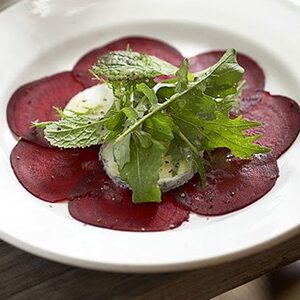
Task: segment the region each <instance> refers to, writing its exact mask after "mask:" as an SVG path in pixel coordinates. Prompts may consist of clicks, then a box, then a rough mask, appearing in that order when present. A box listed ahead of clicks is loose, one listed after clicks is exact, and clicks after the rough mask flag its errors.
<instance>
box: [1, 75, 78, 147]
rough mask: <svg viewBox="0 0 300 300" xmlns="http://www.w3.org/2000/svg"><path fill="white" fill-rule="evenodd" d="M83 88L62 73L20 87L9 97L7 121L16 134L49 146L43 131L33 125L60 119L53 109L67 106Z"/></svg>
mask: <svg viewBox="0 0 300 300" xmlns="http://www.w3.org/2000/svg"><path fill="white" fill-rule="evenodd" d="M82 89H83V87H82V85H81V84H80V83H78V82H77V81H76V80H75V78H74V76H73V75H72V73H71V72H63V73H59V74H56V75H53V76H50V77H46V78H43V79H40V80H37V81H33V82H30V83H27V84H25V85H23V86H21V87H20V88H19V89H18V90H17V91H15V93H14V94H13V95H12V97H11V98H10V101H9V103H8V106H7V121H8V125H9V127H10V129H11V130H12V132H13V133H14V134H16V135H17V136H19V137H22V138H24V139H26V140H29V141H33V142H35V143H37V144H40V145H43V146H48V145H49V144H48V142H47V141H46V140H45V138H44V136H43V133H42V131H41V130H37V129H34V128H31V122H33V121H36V120H39V121H50V120H57V119H58V117H57V114H56V112H55V111H54V109H53V106H57V107H62V108H63V107H65V105H66V104H67V103H68V101H69V100H70V98H72V97H73V96H74V95H75V94H77V93H78V92H79V91H81V90H82Z"/></svg>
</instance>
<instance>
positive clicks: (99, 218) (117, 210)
mask: <svg viewBox="0 0 300 300" xmlns="http://www.w3.org/2000/svg"><path fill="white" fill-rule="evenodd" d="M87 183H88V185H89V186H90V189H91V193H89V194H87V195H85V196H83V197H75V198H74V200H72V201H69V212H70V214H71V215H72V217H73V218H75V219H77V220H79V221H81V222H84V223H87V224H90V225H95V226H98V227H104V228H110V229H116V230H127V231H162V230H168V229H172V228H175V227H177V226H179V225H180V224H182V223H183V222H184V221H187V220H188V218H189V210H188V209H186V208H185V207H184V206H183V205H181V204H180V203H178V202H176V201H175V200H174V199H172V198H170V197H168V196H165V197H163V201H162V202H161V203H159V204H157V203H145V204H133V203H132V201H131V195H132V192H131V191H130V190H128V189H124V188H121V187H119V186H117V185H116V184H115V183H113V182H112V181H111V180H110V179H109V178H108V176H107V175H106V173H105V171H104V170H103V169H99V172H98V174H97V176H96V177H95V176H94V177H87V178H83V181H81V182H80V183H79V184H78V185H77V186H76V188H75V190H74V191H73V192H74V194H75V195H76V194H78V193H81V187H82V186H83V185H85V184H87Z"/></svg>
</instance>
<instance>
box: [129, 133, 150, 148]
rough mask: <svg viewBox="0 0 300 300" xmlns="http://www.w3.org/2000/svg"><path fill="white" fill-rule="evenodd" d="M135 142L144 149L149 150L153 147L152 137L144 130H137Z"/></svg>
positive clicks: (134, 135) (134, 137)
mask: <svg viewBox="0 0 300 300" xmlns="http://www.w3.org/2000/svg"><path fill="white" fill-rule="evenodd" d="M133 140H134V141H135V142H136V143H139V144H140V145H141V146H142V147H143V148H149V147H150V146H151V145H152V138H151V135H150V134H149V133H147V132H145V131H142V130H136V131H135V132H134V133H133Z"/></svg>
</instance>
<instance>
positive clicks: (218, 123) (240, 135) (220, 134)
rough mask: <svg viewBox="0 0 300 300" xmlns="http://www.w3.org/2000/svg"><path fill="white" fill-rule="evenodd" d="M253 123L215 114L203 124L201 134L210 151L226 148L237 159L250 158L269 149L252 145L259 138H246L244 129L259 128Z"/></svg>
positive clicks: (240, 117)
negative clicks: (213, 118)
mask: <svg viewBox="0 0 300 300" xmlns="http://www.w3.org/2000/svg"><path fill="white" fill-rule="evenodd" d="M259 125H260V124H259V123H257V122H253V121H247V120H244V119H242V116H238V117H237V118H235V119H230V118H228V117H227V116H225V115H224V114H221V113H217V114H216V119H215V120H211V121H205V122H203V125H202V126H203V127H202V130H203V133H204V135H205V136H206V138H207V146H208V148H210V149H215V148H221V147H226V148H228V149H230V150H231V153H232V154H233V155H234V156H236V157H239V158H242V159H247V158H251V157H252V155H253V154H258V153H266V152H269V151H270V149H269V148H266V147H262V146H260V145H258V144H254V143H253V142H254V141H256V140H257V139H258V138H259V137H260V136H259V135H254V136H247V134H246V133H245V130H246V129H249V128H252V127H255V126H259Z"/></svg>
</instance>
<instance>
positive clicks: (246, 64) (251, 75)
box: [189, 50, 265, 95]
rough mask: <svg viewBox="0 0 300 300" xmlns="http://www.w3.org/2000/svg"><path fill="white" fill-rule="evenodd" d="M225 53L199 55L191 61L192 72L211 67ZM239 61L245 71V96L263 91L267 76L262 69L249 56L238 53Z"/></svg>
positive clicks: (216, 52)
mask: <svg viewBox="0 0 300 300" xmlns="http://www.w3.org/2000/svg"><path fill="white" fill-rule="evenodd" d="M224 53H225V51H221V50H219V51H211V52H205V53H201V54H198V55H196V56H193V57H191V58H190V59H189V62H190V71H191V72H199V71H202V70H204V69H206V68H208V67H211V66H212V65H214V64H215V63H217V62H218V60H219V59H220V58H221V57H222V55H223V54H224ZM237 60H238V62H239V64H240V65H241V66H242V67H243V68H244V69H245V74H244V79H245V80H246V86H245V89H244V91H243V94H244V95H250V94H251V93H252V92H255V91H256V90H263V89H264V87H265V74H264V72H263V70H262V69H261V67H260V66H259V65H258V64H257V63H256V62H255V61H254V60H253V59H252V58H250V57H249V56H247V55H245V54H241V53H238V55H237Z"/></svg>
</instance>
